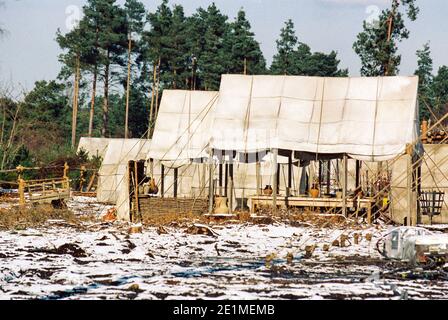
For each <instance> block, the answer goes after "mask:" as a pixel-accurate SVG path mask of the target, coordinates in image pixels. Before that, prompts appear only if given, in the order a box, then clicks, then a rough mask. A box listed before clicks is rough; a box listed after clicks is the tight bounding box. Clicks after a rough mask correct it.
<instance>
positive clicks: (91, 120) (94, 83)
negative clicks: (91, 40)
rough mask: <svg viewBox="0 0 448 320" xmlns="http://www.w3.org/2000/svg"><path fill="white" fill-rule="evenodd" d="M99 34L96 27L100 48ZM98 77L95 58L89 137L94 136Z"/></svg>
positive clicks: (96, 39)
mask: <svg viewBox="0 0 448 320" xmlns="http://www.w3.org/2000/svg"><path fill="white" fill-rule="evenodd" d="M98 35H99V29H98V27H97V28H96V34H95V49H98ZM97 79H98V60H97V59H96V60H95V69H94V71H93V84H92V101H91V103H90V115H89V137H90V138H91V137H92V133H93V118H94V116H95V99H96V82H97Z"/></svg>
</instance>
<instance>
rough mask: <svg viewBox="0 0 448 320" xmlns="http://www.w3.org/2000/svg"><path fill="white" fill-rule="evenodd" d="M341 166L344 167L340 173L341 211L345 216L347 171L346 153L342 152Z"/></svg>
mask: <svg viewBox="0 0 448 320" xmlns="http://www.w3.org/2000/svg"><path fill="white" fill-rule="evenodd" d="M342 161H343V167H344V172H343V175H342V201H343V203H342V213H343V215H344V216H345V217H346V216H347V172H348V168H347V155H346V154H344V157H343V160H342Z"/></svg>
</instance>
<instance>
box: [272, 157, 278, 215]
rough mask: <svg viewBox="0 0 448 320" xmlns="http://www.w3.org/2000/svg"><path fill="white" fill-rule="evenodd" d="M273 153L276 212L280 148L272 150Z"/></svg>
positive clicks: (273, 203)
mask: <svg viewBox="0 0 448 320" xmlns="http://www.w3.org/2000/svg"><path fill="white" fill-rule="evenodd" d="M272 152H273V155H274V159H273V162H274V163H273V165H274V168H275V169H274V170H275V172H274V188H273V192H272V206H273V207H274V213H276V212H277V193H278V185H277V179H278V170H277V169H278V159H277V157H278V149H273V150H272Z"/></svg>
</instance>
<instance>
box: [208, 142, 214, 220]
mask: <svg viewBox="0 0 448 320" xmlns="http://www.w3.org/2000/svg"><path fill="white" fill-rule="evenodd" d="M213 198H214V192H213V150H212V152H211V154H210V155H209V160H208V213H209V214H212V213H213V200H214V199H213Z"/></svg>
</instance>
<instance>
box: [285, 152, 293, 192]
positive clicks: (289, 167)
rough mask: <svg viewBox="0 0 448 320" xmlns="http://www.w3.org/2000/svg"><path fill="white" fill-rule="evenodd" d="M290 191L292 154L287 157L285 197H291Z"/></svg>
mask: <svg viewBox="0 0 448 320" xmlns="http://www.w3.org/2000/svg"><path fill="white" fill-rule="evenodd" d="M291 189H292V152H291V154H290V155H289V156H288V188H287V190H286V196H287V197H290V196H291Z"/></svg>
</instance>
